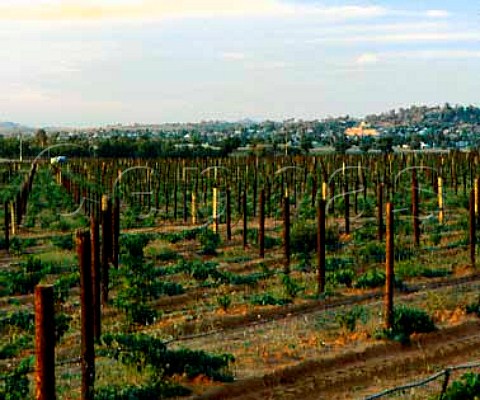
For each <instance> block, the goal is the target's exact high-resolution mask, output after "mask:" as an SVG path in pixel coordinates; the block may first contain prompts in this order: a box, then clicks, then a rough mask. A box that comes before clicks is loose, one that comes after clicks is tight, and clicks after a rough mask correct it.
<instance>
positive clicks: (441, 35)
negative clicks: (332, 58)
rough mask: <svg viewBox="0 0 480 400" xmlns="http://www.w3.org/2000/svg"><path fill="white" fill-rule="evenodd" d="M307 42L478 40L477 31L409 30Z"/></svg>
mask: <svg viewBox="0 0 480 400" xmlns="http://www.w3.org/2000/svg"><path fill="white" fill-rule="evenodd" d="M306 42H307V43H335V44H357V43H421V42H424V43H426V42H442V43H444V42H480V32H479V31H467V32H409V33H395V34H390V33H388V34H385V35H380V34H375V35H355V36H331V37H328V36H326V37H322V38H316V39H309V40H307V41H306Z"/></svg>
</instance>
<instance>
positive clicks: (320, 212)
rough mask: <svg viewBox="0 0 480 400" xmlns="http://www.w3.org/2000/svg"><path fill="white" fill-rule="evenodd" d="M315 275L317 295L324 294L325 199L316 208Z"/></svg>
mask: <svg viewBox="0 0 480 400" xmlns="http://www.w3.org/2000/svg"><path fill="white" fill-rule="evenodd" d="M317 224H318V226H317V264H318V265H317V268H318V269H317V274H318V294H319V295H320V294H321V293H323V292H325V199H320V200H319V201H318V206H317Z"/></svg>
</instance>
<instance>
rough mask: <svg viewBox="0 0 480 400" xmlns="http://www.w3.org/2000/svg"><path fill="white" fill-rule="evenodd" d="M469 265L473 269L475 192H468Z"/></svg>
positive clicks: (475, 227) (475, 222)
mask: <svg viewBox="0 0 480 400" xmlns="http://www.w3.org/2000/svg"><path fill="white" fill-rule="evenodd" d="M469 215H470V263H471V264H472V267H475V245H476V229H477V226H476V224H477V221H476V216H475V190H472V191H471V192H470V205H469Z"/></svg>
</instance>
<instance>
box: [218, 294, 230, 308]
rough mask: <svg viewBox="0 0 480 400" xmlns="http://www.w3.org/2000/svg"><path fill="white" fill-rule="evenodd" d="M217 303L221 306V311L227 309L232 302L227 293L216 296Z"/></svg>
mask: <svg viewBox="0 0 480 400" xmlns="http://www.w3.org/2000/svg"><path fill="white" fill-rule="evenodd" d="M217 303H218V305H219V306H220V307H222V309H223V311H227V310H228V308H229V307H230V305H231V304H232V297H231V296H230V295H229V294H223V295H221V296H217Z"/></svg>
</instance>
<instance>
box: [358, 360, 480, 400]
mask: <svg viewBox="0 0 480 400" xmlns="http://www.w3.org/2000/svg"><path fill="white" fill-rule="evenodd" d="M473 368H480V361H476V362H471V363H467V364H462V365H457V366H451V367H448V368H445V369H444V370H442V371H440V372H437V373H436V374H434V375H431V376H429V377H428V378H426V379H423V380H420V381H414V382H411V383H408V384H406V385H402V386H397V387H394V388H392V389H387V390H384V391H382V392H380V393H377V394H374V395H371V396H368V397H365V398H364V400H375V399H381V398H384V397H387V396H391V395H394V396H396V395H405V391H407V390H410V389H415V388H418V387H424V386H426V385H427V384H429V383H430V382H434V381H436V380H438V379H440V378H443V384H442V387H441V391H440V393H439V399H440V400H441V399H442V397H443V395H444V394H445V391H446V390H447V387H448V384H449V382H450V380H451V374H452V372H455V371H461V370H466V369H473Z"/></svg>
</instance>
